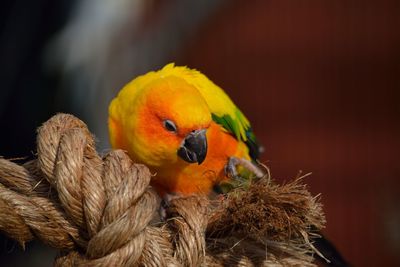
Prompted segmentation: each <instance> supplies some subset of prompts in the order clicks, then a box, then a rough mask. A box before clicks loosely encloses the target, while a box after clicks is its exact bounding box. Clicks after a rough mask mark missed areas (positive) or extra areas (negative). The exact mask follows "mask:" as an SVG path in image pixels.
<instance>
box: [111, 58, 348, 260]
mask: <svg viewBox="0 0 400 267" xmlns="http://www.w3.org/2000/svg"><path fill="white" fill-rule="evenodd" d="M108 126H109V136H110V143H111V145H112V147H113V148H119V149H123V150H125V151H127V153H128V154H129V156H130V157H131V158H132V159H133V160H134V161H136V162H139V163H143V164H145V165H146V166H148V167H149V168H150V169H151V170H152V171H154V172H155V175H154V176H153V177H152V179H151V185H152V186H153V187H154V189H155V190H156V191H157V193H158V194H159V195H160V196H161V197H162V198H163V200H165V201H169V200H171V199H173V198H174V196H175V197H176V196H178V197H181V196H188V195H191V194H206V195H208V194H210V193H211V192H213V191H214V190H216V189H217V192H220V190H221V189H218V188H220V185H221V184H224V182H227V181H231V180H232V179H233V180H235V179H236V180H240V179H241V178H249V177H250V178H251V177H256V178H261V177H263V176H264V172H263V171H262V170H261V169H260V168H259V166H258V158H259V154H260V153H261V152H262V150H263V149H262V147H261V146H260V145H259V143H258V141H257V139H256V137H255V135H254V133H253V130H252V127H251V125H250V122H249V120H248V119H247V118H246V117H245V116H244V114H243V113H242V112H241V111H240V110H239V108H238V107H237V106H236V105H235V104H234V103H233V101H232V100H231V99H230V97H229V96H228V95H227V94H226V93H225V92H224V90H223V89H222V88H220V87H219V86H217V85H216V84H214V83H213V82H212V81H211V80H209V79H208V78H207V77H206V76H205V75H204V74H202V73H201V72H200V71H198V70H195V69H190V68H187V67H185V66H175V64H174V63H170V64H167V65H166V66H164V67H163V68H162V69H161V70H158V71H151V72H148V73H146V74H144V75H141V76H139V77H137V78H135V79H133V80H132V81H130V82H129V83H128V84H126V85H125V86H124V87H123V88H122V89H121V90H120V92H119V93H118V95H117V96H116V97H115V98H114V99H113V100H112V101H111V103H110V105H109V118H108ZM228 184H229V183H228ZM313 242H314V244H315V246H316V247H317V249H319V250H320V252H321V253H322V255H328V256H329V257H328V258H329V259H328V260H327V261H326V262H325V264H327V265H328V266H348V264H347V262H346V261H345V260H344V259H343V258H342V256H341V255H340V253H339V252H338V251H337V250H336V248H335V247H334V246H333V245H332V244H331V243H330V242H329V241H328V240H327V239H325V237H324V236H323V235H321V236H320V237H317V238H315V239H314V240H313ZM326 259H327V258H323V259H322V258H320V259H319V260H321V261H324V260H326Z"/></svg>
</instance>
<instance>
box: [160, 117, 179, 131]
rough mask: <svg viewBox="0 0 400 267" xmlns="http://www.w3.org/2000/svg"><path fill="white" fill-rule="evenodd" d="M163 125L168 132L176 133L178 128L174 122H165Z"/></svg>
mask: <svg viewBox="0 0 400 267" xmlns="http://www.w3.org/2000/svg"><path fill="white" fill-rule="evenodd" d="M163 125H164V128H165V129H167V130H168V131H170V132H174V133H176V131H177V128H176V125H175V123H174V122H173V121H171V120H164V121H163Z"/></svg>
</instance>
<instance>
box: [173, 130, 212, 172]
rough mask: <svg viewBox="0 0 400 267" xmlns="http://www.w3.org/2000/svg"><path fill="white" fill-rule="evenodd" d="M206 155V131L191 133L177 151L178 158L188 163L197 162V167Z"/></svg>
mask: <svg viewBox="0 0 400 267" xmlns="http://www.w3.org/2000/svg"><path fill="white" fill-rule="evenodd" d="M206 155H207V137H206V130H204V129H203V130H197V131H193V132H191V133H190V134H188V135H187V136H186V138H185V139H184V140H183V142H182V145H181V147H180V148H179V149H178V156H179V157H181V158H182V159H183V160H184V161H187V162H189V163H195V162H197V163H198V164H199V165H200V164H201V163H202V162H203V161H204V159H205V158H206Z"/></svg>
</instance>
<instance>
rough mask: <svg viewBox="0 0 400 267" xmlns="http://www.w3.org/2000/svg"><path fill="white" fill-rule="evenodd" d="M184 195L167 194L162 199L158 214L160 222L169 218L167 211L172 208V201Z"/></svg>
mask: <svg viewBox="0 0 400 267" xmlns="http://www.w3.org/2000/svg"><path fill="white" fill-rule="evenodd" d="M181 197H182V195H180V194H179V193H170V194H165V195H164V196H163V198H162V199H161V203H160V208H159V210H158V214H159V215H160V220H161V221H165V220H166V219H167V217H168V214H167V210H168V208H169V207H170V203H171V200H173V199H177V198H181Z"/></svg>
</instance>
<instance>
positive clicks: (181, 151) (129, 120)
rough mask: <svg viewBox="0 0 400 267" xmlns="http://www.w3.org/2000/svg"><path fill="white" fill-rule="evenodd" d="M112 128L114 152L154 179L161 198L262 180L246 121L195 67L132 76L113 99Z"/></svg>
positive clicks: (172, 66) (257, 148) (257, 150)
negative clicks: (241, 179)
mask: <svg viewBox="0 0 400 267" xmlns="http://www.w3.org/2000/svg"><path fill="white" fill-rule="evenodd" d="M108 125H109V136H110V142H111V145H112V147H113V148H120V149H123V150H125V151H127V153H128V154H129V156H130V157H131V158H132V159H133V160H134V161H136V162H139V163H143V164H145V165H147V166H148V167H149V168H150V169H151V170H152V171H154V172H155V173H156V175H155V176H154V177H153V179H152V180H151V185H152V186H153V187H154V188H155V189H156V191H157V192H158V193H159V195H160V196H166V195H180V196H185V195H190V194H210V192H212V191H213V190H214V189H215V188H218V185H219V184H221V183H222V182H224V181H228V180H229V179H231V178H232V177H233V178H235V177H236V178H238V177H240V174H241V175H242V176H244V175H245V176H246V175H247V176H249V174H254V176H256V177H262V176H263V172H262V171H261V169H260V168H259V167H257V164H256V161H257V159H258V156H259V153H260V146H259V145H258V141H257V139H256V137H255V135H254V133H253V130H252V127H251V125H250V123H249V120H248V119H247V118H246V117H245V116H244V115H243V113H242V112H241V111H240V110H239V108H238V107H237V106H236V105H235V104H234V103H233V101H232V100H231V99H230V97H229V96H228V95H227V94H226V93H225V92H224V91H223V89H221V88H220V87H219V86H217V85H216V84H214V83H213V82H212V81H211V80H209V79H208V78H207V77H206V76H205V75H204V74H202V73H201V72H199V71H197V70H195V69H190V68H187V67H184V66H175V64H174V63H170V64H167V65H166V66H165V67H163V68H162V69H161V70H159V71H152V72H149V73H147V74H144V75H141V76H139V77H137V78H135V79H134V80H132V81H131V82H129V83H128V84H126V85H125V86H124V87H123V88H122V89H121V91H120V92H119V93H118V95H117V96H116V97H115V98H114V99H113V100H112V101H111V103H110V105H109V118H108ZM246 171H247V172H246ZM246 173H247V174H246Z"/></svg>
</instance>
